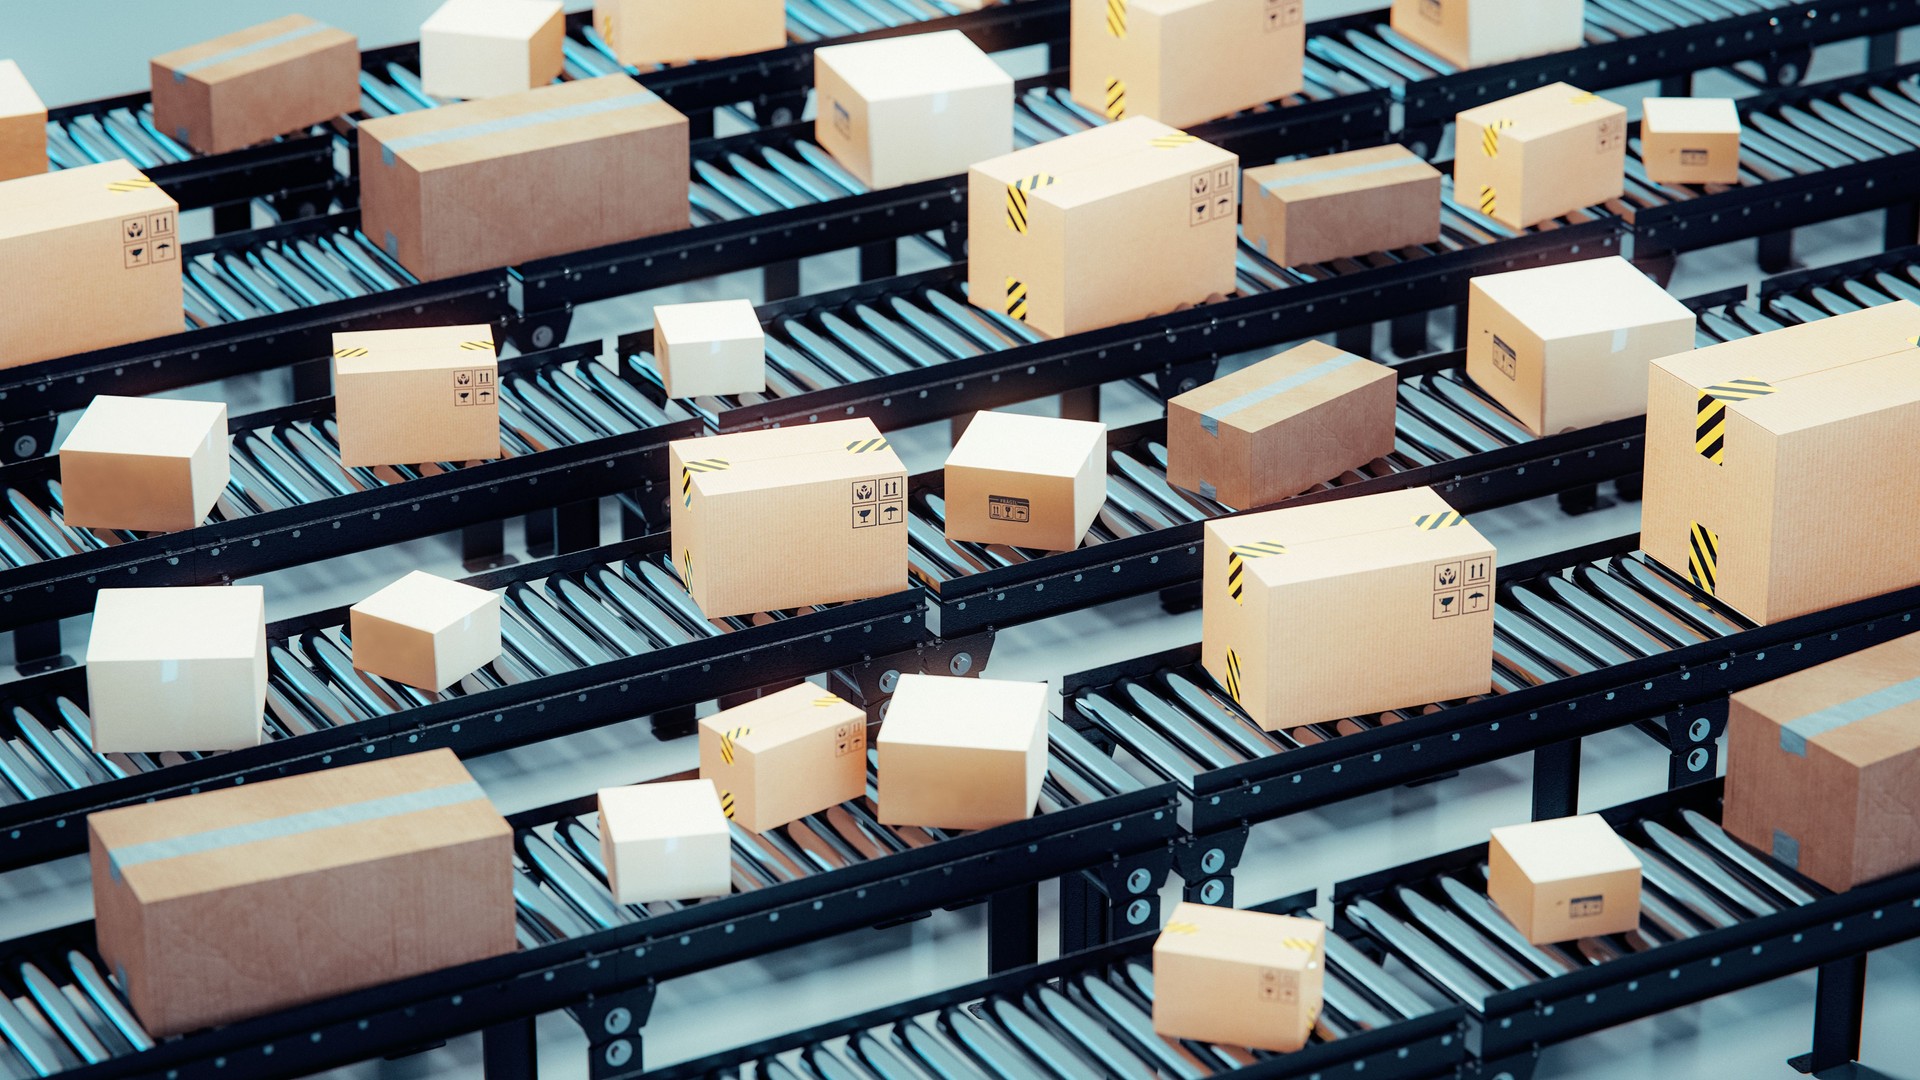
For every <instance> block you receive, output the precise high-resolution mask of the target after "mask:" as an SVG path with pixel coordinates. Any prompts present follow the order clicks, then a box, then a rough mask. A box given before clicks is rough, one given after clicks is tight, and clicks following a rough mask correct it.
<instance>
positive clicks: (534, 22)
mask: <svg viewBox="0 0 1920 1080" xmlns="http://www.w3.org/2000/svg"><path fill="white" fill-rule="evenodd" d="M560 12H561V5H560V0H446V3H444V4H441V5H440V6H439V7H437V8H435V9H433V14H431V15H429V16H427V21H426V22H423V23H421V24H420V33H421V34H423V35H425V34H434V33H438V34H473V35H476V36H479V37H497V38H506V39H508V40H511V41H521V40H525V39H526V38H530V37H532V36H533V35H535V34H537V33H539V32H540V28H541V27H543V26H545V25H547V21H548V20H549V19H552V18H553V17H554V16H555V15H558V14H560Z"/></svg>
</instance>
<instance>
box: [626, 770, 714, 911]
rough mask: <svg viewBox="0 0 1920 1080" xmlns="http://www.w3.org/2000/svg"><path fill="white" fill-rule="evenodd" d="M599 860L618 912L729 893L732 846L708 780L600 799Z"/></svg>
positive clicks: (660, 784)
mask: <svg viewBox="0 0 1920 1080" xmlns="http://www.w3.org/2000/svg"><path fill="white" fill-rule="evenodd" d="M600 858H601V860H602V861H603V862H605V863H606V867H607V880H608V883H609V884H610V885H611V886H612V887H613V898H614V900H615V901H617V902H619V903H622V904H647V903H652V902H654V901H657V900H694V899H699V898H700V897H706V896H726V895H727V894H729V893H731V892H732V891H733V838H732V835H731V834H730V833H729V831H728V828H727V813H726V811H725V810H724V809H722V808H721V806H720V791H719V789H718V788H716V787H714V784H713V781H711V780H671V781H664V782H658V783H652V784H635V785H633V786H632V787H619V788H602V789H601V791H600Z"/></svg>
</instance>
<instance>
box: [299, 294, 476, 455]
mask: <svg viewBox="0 0 1920 1080" xmlns="http://www.w3.org/2000/svg"><path fill="white" fill-rule="evenodd" d="M499 377H500V365H499V361H498V360H497V359H495V357H494V354H493V328H492V327H491V326H488V325H487V324H485V323H475V324H473V325H471V326H421V327H415V328H412V329H407V330H358V331H354V332H351V333H345V334H335V335H333V402H334V415H335V417H336V419H337V421H338V423H339V425H340V464H342V465H345V466H347V467H348V468H354V467H357V466H373V465H417V464H420V463H421V462H428V461H456V462H457V461H474V460H479V459H484V458H497V457H499V456H500V393H499V385H498V381H499Z"/></svg>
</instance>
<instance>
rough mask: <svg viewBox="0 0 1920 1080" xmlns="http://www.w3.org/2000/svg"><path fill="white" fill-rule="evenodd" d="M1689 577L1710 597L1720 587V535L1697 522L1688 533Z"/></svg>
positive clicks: (1695, 585) (1696, 586)
mask: <svg viewBox="0 0 1920 1080" xmlns="http://www.w3.org/2000/svg"><path fill="white" fill-rule="evenodd" d="M1687 576H1688V577H1689V578H1691V579H1693V585H1694V588H1697V589H1699V590H1700V591H1701V592H1703V593H1706V594H1707V595H1708V596H1712V595H1713V594H1714V590H1715V589H1717V588H1719V586H1720V534H1719V533H1716V532H1714V531H1713V530H1712V529H1709V528H1707V527H1706V526H1705V525H1702V524H1700V523H1699V522H1697V521H1696V522H1694V523H1693V527H1692V528H1691V529H1689V530H1688V531H1687Z"/></svg>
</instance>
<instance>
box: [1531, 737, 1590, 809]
mask: <svg viewBox="0 0 1920 1080" xmlns="http://www.w3.org/2000/svg"><path fill="white" fill-rule="evenodd" d="M1579 812H1580V740H1579V739H1568V740H1566V741H1565V742H1557V743H1554V744H1553V745H1551V746H1543V747H1541V748H1540V749H1538V750H1535V751H1534V752H1533V820H1535V821H1548V820H1551V819H1553V818H1563V817H1572V816H1573V815H1575V814H1577V813H1579Z"/></svg>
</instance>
